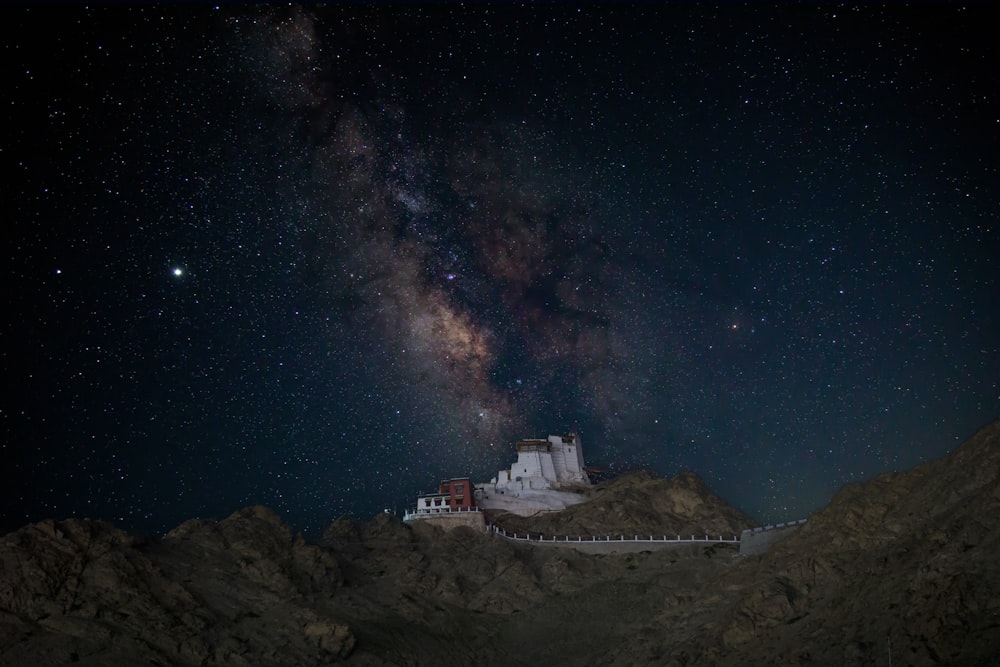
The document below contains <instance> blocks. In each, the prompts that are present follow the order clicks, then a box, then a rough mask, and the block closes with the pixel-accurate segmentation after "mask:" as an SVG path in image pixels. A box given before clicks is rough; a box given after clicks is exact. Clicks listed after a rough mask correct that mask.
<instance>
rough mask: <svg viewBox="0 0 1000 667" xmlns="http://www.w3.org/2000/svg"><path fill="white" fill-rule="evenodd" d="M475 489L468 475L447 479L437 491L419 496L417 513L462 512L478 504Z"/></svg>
mask: <svg viewBox="0 0 1000 667" xmlns="http://www.w3.org/2000/svg"><path fill="white" fill-rule="evenodd" d="M474 492H475V489H474V488H473V486H472V480H470V479H469V478H468V477H458V478H455V479H446V480H443V481H442V482H441V484H440V485H438V492H437V493H429V494H425V495H422V496H419V497H418V498H417V513H418V514H423V513H428V512H430V513H434V512H448V511H451V512H460V511H463V510H465V511H467V510H471V509H472V508H474V507H475V506H476V498H475V493H474Z"/></svg>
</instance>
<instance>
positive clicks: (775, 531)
mask: <svg viewBox="0 0 1000 667" xmlns="http://www.w3.org/2000/svg"><path fill="white" fill-rule="evenodd" d="M805 522H806V520H805V519H800V520H798V521H789V522H788V523H779V524H775V525H773V526H764V527H763V528H753V529H748V530H744V531H743V532H742V533H741V534H740V555H741V556H754V555H756V554H762V553H764V552H766V551H768V550H769V549H770V548H771V545H772V544H774V543H775V542H777V541H778V540H780V539H781V538H783V537H785V536H786V535H788V534H789V533H791V532H792V531H794V530H796V529H797V528H799V527H800V526H801V525H802V524H804V523H805Z"/></svg>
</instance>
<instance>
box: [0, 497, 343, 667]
mask: <svg viewBox="0 0 1000 667" xmlns="http://www.w3.org/2000/svg"><path fill="white" fill-rule="evenodd" d="M341 581H342V580H341V577H340V573H339V568H338V565H337V563H336V560H335V559H333V558H332V557H331V556H330V555H329V554H328V553H327V552H325V551H323V550H322V549H319V548H318V547H316V546H310V545H307V544H305V543H304V542H303V541H302V539H301V538H296V537H293V536H292V534H291V531H290V530H289V529H288V527H287V526H284V525H282V524H281V522H280V521H279V520H278V518H277V516H276V515H274V514H273V513H272V512H270V511H269V510H266V509H264V508H260V507H254V508H248V509H245V510H241V511H240V512H237V513H236V514H234V515H232V516H231V517H229V518H228V519H226V520H224V521H221V522H208V521H199V520H193V521H188V522H187V523H185V524H183V525H182V526H180V527H179V528H177V529H176V530H174V531H173V532H171V533H170V534H169V535H167V536H166V537H165V538H164V539H163V540H161V541H154V542H138V541H136V540H134V539H132V538H131V537H129V536H128V535H126V534H125V533H123V532H122V531H120V530H118V529H117V528H115V527H114V526H111V525H109V524H107V523H103V522H99V521H89V520H70V521H62V522H54V521H45V522H41V523H38V524H34V525H31V526H27V527H25V528H23V529H21V530H18V531H16V532H14V533H11V534H10V535H7V536H5V537H4V538H3V539H2V540H0V609H2V612H0V614H2V616H0V618H2V621H0V623H2V627H3V632H0V637H2V638H3V639H2V640H0V664H5V665H24V664H51V665H58V664H69V663H81V664H92V665H118V664H120V665H126V664H149V663H151V662H152V663H153V664H157V663H159V664H170V665H206V664H207V665H211V664H227V665H230V664H231V665H237V664H261V662H260V661H261V659H262V658H265V657H266V662H267V664H274V665H284V664H287V665H294V664H327V663H331V662H335V661H336V660H338V659H340V658H343V657H345V656H347V655H349V654H350V652H351V650H352V648H353V644H354V638H353V634H352V632H351V630H350V629H349V628H348V627H347V626H346V625H344V624H342V623H338V622H336V621H334V620H332V619H330V618H328V617H327V616H326V615H324V614H323V613H322V610H321V609H318V608H317V605H316V604H315V602H316V601H317V599H318V598H319V597H320V596H321V595H324V594H325V595H330V594H332V593H333V592H335V591H336V589H337V588H338V587H339V586H340V584H341ZM275 628H280V636H276V633H275Z"/></svg>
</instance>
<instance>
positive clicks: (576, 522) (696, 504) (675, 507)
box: [487, 472, 758, 537]
mask: <svg viewBox="0 0 1000 667" xmlns="http://www.w3.org/2000/svg"><path fill="white" fill-rule="evenodd" d="M586 494H587V495H588V499H587V502H584V503H581V504H579V505H573V506H571V507H568V508H566V509H565V510H562V511H560V512H543V513H539V514H537V515H535V516H532V517H521V516H518V515H516V514H510V513H507V512H487V515H488V517H489V519H490V522H491V523H493V524H495V525H498V526H502V527H504V528H505V529H507V531H508V532H514V531H516V532H519V533H526V532H532V533H540V534H544V535H560V536H565V535H574V536H575V535H579V536H583V537H588V536H592V535H597V536H601V535H610V534H618V533H624V534H626V535H635V534H656V535H665V534H669V535H677V534H682V535H691V534H695V533H696V534H699V535H701V534H705V533H709V534H711V535H739V534H740V531H742V530H743V529H744V528H752V527H754V526H756V525H758V524H757V523H756V522H755V521H754V520H753V519H751V518H750V517H749V516H747V515H746V514H744V513H743V512H741V511H739V510H738V509H736V508H734V507H732V506H730V505H728V504H727V503H726V502H725V501H724V500H723V499H722V498H720V497H719V496H717V495H715V494H714V493H713V492H712V491H711V490H710V489H709V488H708V487H707V486H706V485H705V482H703V481H702V479H701V478H700V477H698V475H696V474H695V473H693V472H686V473H684V474H681V475H678V476H677V477H673V478H671V479H663V478H660V477H657V476H656V475H654V474H652V473H648V472H646V473H643V472H640V473H631V474H627V475H622V476H621V477H617V478H615V479H613V480H610V481H608V482H604V483H602V484H599V485H597V486H596V487H594V488H592V489H588V490H587V491H586Z"/></svg>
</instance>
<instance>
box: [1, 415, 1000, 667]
mask: <svg viewBox="0 0 1000 667" xmlns="http://www.w3.org/2000/svg"><path fill="white" fill-rule="evenodd" d="M998 475H1000V423H997V424H993V425H991V426H989V427H987V428H986V429H983V431H981V432H980V433H978V434H977V435H976V436H975V437H974V438H972V439H971V440H970V441H969V442H968V443H966V444H965V445H963V446H962V447H960V448H959V449H958V450H956V451H955V452H954V453H953V454H951V455H949V456H948V457H945V458H944V459H942V460H940V461H935V462H931V463H927V464H925V465H922V466H919V467H917V468H916V469H914V470H911V471H908V472H903V473H893V474H890V475H883V476H881V477H878V478H876V479H873V480H871V481H869V482H867V483H864V484H859V485H852V486H849V487H846V488H844V489H843V490H842V491H841V492H840V493H839V494H837V496H836V497H835V498H834V499H833V501H832V502H831V504H830V505H829V507H827V508H826V509H824V510H823V511H821V512H818V513H816V514H815V515H814V516H813V517H811V518H810V521H809V522H808V523H807V524H805V525H804V526H802V527H801V528H799V529H797V530H796V531H794V532H793V533H792V534H791V535H789V536H787V537H785V538H783V539H781V540H780V541H778V542H777V543H776V544H775V545H774V546H773V548H772V549H771V550H770V551H769V552H767V553H765V554H762V555H759V556H741V557H738V556H737V555H736V552H735V548H734V547H733V545H727V544H718V545H691V544H688V545H682V546H679V547H677V548H670V549H665V550H662V551H655V552H643V553H635V554H627V555H614V556H611V555H590V554H584V553H579V552H576V551H573V550H561V549H547V548H544V547H536V546H531V545H526V544H523V543H511V542H508V541H504V540H502V539H499V538H497V537H494V536H491V535H487V534H483V533H481V532H478V531H474V530H471V529H468V528H465V527H459V528H455V529H453V530H451V531H443V530H441V529H439V528H438V527H436V526H435V525H434V523H433V522H430V521H428V522H420V521H417V522H412V523H410V524H404V523H402V522H401V521H399V519H398V518H396V517H394V516H390V515H385V514H383V515H379V516H377V517H376V518H374V519H373V520H371V521H367V522H359V521H354V520H350V519H342V520H339V521H337V522H335V523H334V524H332V525H331V526H330V527H329V528H328V529H327V530H326V532H325V533H324V535H323V537H322V539H321V540H320V542H319V544H308V543H306V542H305V541H304V540H303V539H302V538H301V537H299V536H296V535H294V534H293V532H292V531H291V530H290V529H289V528H288V527H287V526H285V525H284V524H283V523H282V522H281V521H280V520H279V518H278V517H277V516H276V515H275V514H274V513H273V512H271V511H270V510H267V509H265V508H261V507H251V508H247V509H244V510H241V511H239V512H236V513H235V514H233V515H232V516H230V517H228V518H227V519H224V520H222V521H204V520H192V521H189V522H187V523H185V524H183V525H181V526H179V527H178V528H177V529H175V530H174V531H172V532H171V533H169V534H168V535H166V536H165V537H163V538H162V539H159V540H138V539H135V538H133V537H131V536H129V535H127V534H126V533H124V532H122V531H121V530H119V529H117V528H115V527H114V526H112V525H109V524H107V523H102V522H96V521H85V520H70V521H61V522H55V521H43V522H40V523H37V524H33V525H30V526H26V527H24V528H22V529H20V530H18V531H15V532H13V533H10V534H8V535H5V536H3V537H2V538H0V665H25V664H38V665H61V664H84V665H87V664H89V665H123V666H124V665H136V664H151V665H303V664H308V665H323V664H335V663H344V664H348V665H366V666H375V665H415V664H434V665H470V664H476V665H487V666H488V665H503V666H504V667H509V666H515V665H529V664H547V665H621V666H625V665H629V666H631V665H676V666H680V665H747V664H787V665H798V664H802V665H804V664H819V665H842V664H851V665H854V664H857V665H883V664H888V657H889V652H890V651H891V653H892V658H893V661H894V664H906V665H936V664H942V665H944V664H947V665H984V666H985V665H993V664H1000V603H998V600H1000V566H998V564H997V559H996V554H997V549H998V548H1000V544H998V542H1000V530H998V529H1000V525H998V524H1000V477H998ZM602 488H603V490H602V491H597V492H596V493H595V497H594V498H593V500H592V501H591V502H589V503H586V504H585V505H580V506H578V507H577V508H574V510H576V511H578V512H579V514H578V515H577V516H575V517H573V516H570V517H569V518H566V519H565V523H564V524H555V523H553V524H550V525H548V526H546V527H545V529H546V530H552V528H553V526H556V527H557V528H558V527H560V526H561V527H564V529H565V530H567V531H568V530H573V529H574V528H575V529H577V530H581V531H582V530H593V531H595V532H597V531H598V530H605V529H607V528H609V527H611V526H612V524H613V522H629V521H632V522H634V523H633V524H631V525H634V526H636V529H638V528H639V527H640V526H643V527H645V526H648V525H649V522H651V521H658V522H659V521H668V520H669V521H676V522H677V527H676V528H673V529H674V530H681V531H690V530H695V526H697V527H698V528H697V529H698V530H702V531H704V530H710V529H712V528H715V529H716V530H719V532H724V531H727V530H730V531H736V530H738V529H739V528H740V527H743V526H744V525H746V522H747V521H748V519H747V518H746V517H744V516H743V515H741V514H739V513H738V512H736V511H735V510H731V509H727V508H726V507H725V506H724V503H722V501H720V500H718V499H717V498H715V497H714V496H713V495H712V494H711V492H710V491H708V490H707V489H705V488H704V485H703V484H702V483H701V481H700V480H698V479H697V478H696V477H694V476H691V475H686V476H682V477H680V478H675V479H674V480H658V479H656V478H655V477H651V476H632V477H630V478H626V479H620V480H616V481H615V482H613V483H610V484H607V485H604V486H603V487H602ZM588 505H589V506H590V507H589V508H588V507H587V506H588ZM713 513H716V514H719V515H720V516H721V517H722V518H718V517H716V518H715V520H717V521H718V522H719V523H716V524H711V523H709V522H710V521H712V520H713V517H712V516H711V515H712V514H713ZM545 519H546V520H554V517H553V516H550V517H545ZM539 521H541V518H539ZM574 522H575V523H574ZM685 522H687V523H685ZM619 525H620V524H619ZM626 525H629V524H627V523H626ZM533 528H534V529H535V530H537V528H538V525H537V524H536V525H534V526H533Z"/></svg>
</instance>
